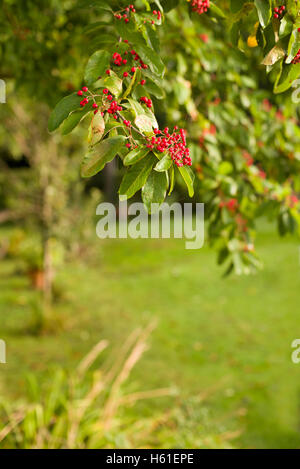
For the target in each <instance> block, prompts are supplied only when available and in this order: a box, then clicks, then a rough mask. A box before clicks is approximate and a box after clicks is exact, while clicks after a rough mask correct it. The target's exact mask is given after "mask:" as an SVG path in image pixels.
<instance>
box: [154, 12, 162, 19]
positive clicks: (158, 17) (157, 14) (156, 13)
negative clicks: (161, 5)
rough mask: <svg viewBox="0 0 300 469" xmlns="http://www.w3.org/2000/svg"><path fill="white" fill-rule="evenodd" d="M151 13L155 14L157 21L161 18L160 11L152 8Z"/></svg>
mask: <svg viewBox="0 0 300 469" xmlns="http://www.w3.org/2000/svg"><path fill="white" fill-rule="evenodd" d="M153 15H154V16H157V19H158V21H159V20H160V19H161V12H160V11H156V10H153Z"/></svg>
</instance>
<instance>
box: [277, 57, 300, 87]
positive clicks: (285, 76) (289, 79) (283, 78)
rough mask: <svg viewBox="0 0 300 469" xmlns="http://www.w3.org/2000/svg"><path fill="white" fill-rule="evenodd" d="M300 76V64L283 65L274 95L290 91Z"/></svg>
mask: <svg viewBox="0 0 300 469" xmlns="http://www.w3.org/2000/svg"><path fill="white" fill-rule="evenodd" d="M299 75H300V64H295V65H294V64H289V65H287V64H282V71H281V74H280V73H279V75H278V77H277V80H276V82H275V85H274V93H276V94H279V93H283V92H284V91H286V90H288V89H289V88H290V87H291V86H292V84H293V82H294V81H295V80H296V79H297V78H298V77H299Z"/></svg>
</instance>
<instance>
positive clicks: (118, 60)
mask: <svg viewBox="0 0 300 469" xmlns="http://www.w3.org/2000/svg"><path fill="white" fill-rule="evenodd" d="M124 42H125V43H128V41H127V39H124ZM128 54H129V52H128V51H125V52H124V55H125V56H127V58H124V57H122V55H121V54H119V53H118V52H114V53H113V56H112V60H113V63H114V65H116V66H117V67H121V66H122V65H127V64H128V60H129V59H128ZM130 54H131V55H132V58H133V60H134V61H135V62H137V61H139V62H140V65H138V66H134V65H133V66H132V67H131V68H130V69H129V70H128V71H125V72H124V73H123V77H124V78H127V77H128V76H129V74H130V73H132V74H133V73H135V71H136V70H137V68H139V69H140V70H142V69H143V70H146V69H147V68H148V65H147V64H145V63H144V62H143V60H142V59H141V58H140V56H139V55H138V53H137V52H136V51H135V50H134V49H132V50H131V51H130ZM106 74H107V75H110V70H106ZM145 83H146V80H144V79H143V80H141V85H145Z"/></svg>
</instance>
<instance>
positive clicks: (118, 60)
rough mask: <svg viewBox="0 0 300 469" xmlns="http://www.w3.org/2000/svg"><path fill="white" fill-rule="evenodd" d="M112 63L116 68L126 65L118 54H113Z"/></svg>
mask: <svg viewBox="0 0 300 469" xmlns="http://www.w3.org/2000/svg"><path fill="white" fill-rule="evenodd" d="M113 61H114V64H115V65H117V66H118V67H121V65H126V64H127V59H122V56H121V54H119V53H118V52H115V53H114V54H113Z"/></svg>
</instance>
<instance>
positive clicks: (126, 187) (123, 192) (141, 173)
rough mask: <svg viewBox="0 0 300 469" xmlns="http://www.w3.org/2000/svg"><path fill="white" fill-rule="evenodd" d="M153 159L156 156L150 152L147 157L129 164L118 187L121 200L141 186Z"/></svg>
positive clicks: (130, 195)
mask: <svg viewBox="0 0 300 469" xmlns="http://www.w3.org/2000/svg"><path fill="white" fill-rule="evenodd" d="M155 161H156V157H155V156H154V155H153V153H150V154H149V155H147V158H143V159H142V160H141V161H139V162H138V163H137V164H135V165H133V166H130V168H129V169H128V170H127V172H126V173H125V175H124V177H123V179H122V182H121V186H120V189H119V194H120V199H121V200H126V199H130V197H132V196H133V195H134V194H135V193H136V192H137V191H138V190H140V189H141V188H142V187H143V185H144V184H145V182H146V181H147V178H148V176H149V173H150V171H151V169H152V167H153V165H154V163H155Z"/></svg>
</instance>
